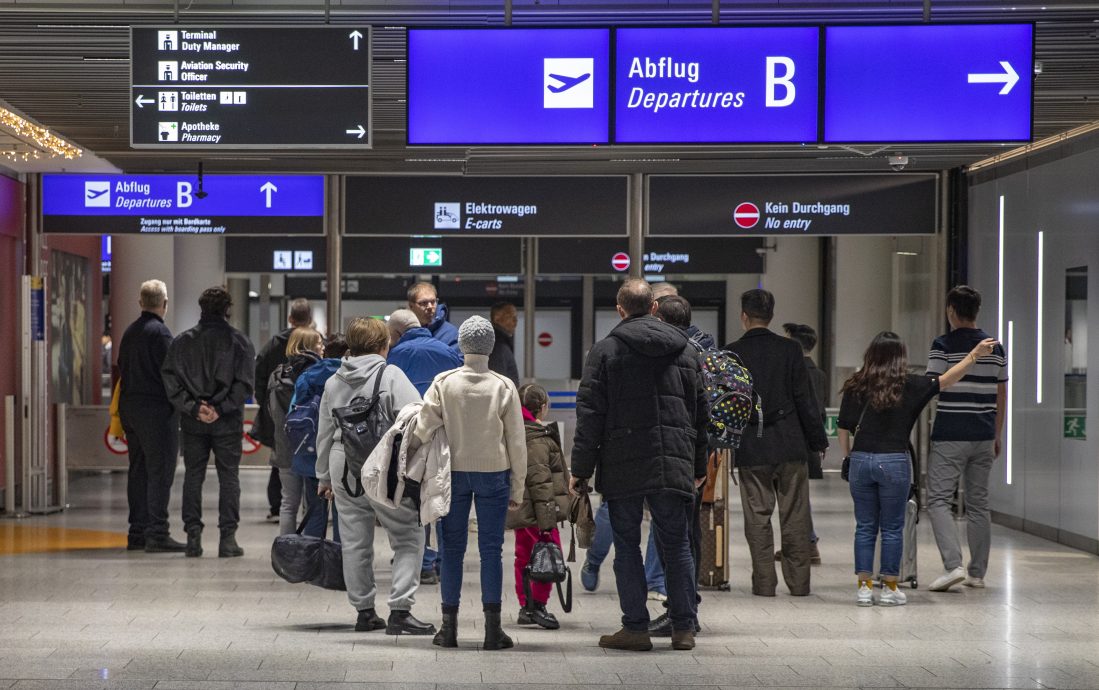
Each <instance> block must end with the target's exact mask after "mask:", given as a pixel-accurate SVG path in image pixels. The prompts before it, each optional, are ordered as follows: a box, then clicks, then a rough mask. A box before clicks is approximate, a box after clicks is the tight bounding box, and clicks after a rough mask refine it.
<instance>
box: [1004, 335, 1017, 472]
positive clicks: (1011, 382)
mask: <svg viewBox="0 0 1099 690" xmlns="http://www.w3.org/2000/svg"><path fill="white" fill-rule="evenodd" d="M1014 344H1015V322H1014V321H1008V322H1007V343H1006V347H1005V348H1004V349H1005V351H1006V353H1007V412H1006V413H1005V414H1004V426H1005V427H1006V431H1007V433H1005V434H1004V445H1005V446H1006V447H1005V449H1004V453H1005V455H1006V456H1007V483H1008V485H1010V484H1011V460H1012V453H1011V445H1012V444H1011V440H1012V436H1013V434H1012V433H1011V423H1012V416H1013V414H1012V413H1013V412H1014V408H1015V405H1014V404H1013V403H1012V400H1011V398H1012V396H1011V389H1012V388H1014V386H1015V377H1014V375H1013V374H1014V372H1013V371H1012V366H1011V363H1012V362H1014V361H1015V357H1014V356H1012V355H1013V353H1012V352H1011V350H1010V349H1009V348H1011V347H1012V346H1013V345H1014Z"/></svg>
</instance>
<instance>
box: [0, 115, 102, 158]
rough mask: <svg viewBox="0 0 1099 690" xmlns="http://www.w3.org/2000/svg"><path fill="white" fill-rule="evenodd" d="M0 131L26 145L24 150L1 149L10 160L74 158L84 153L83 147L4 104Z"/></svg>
mask: <svg viewBox="0 0 1099 690" xmlns="http://www.w3.org/2000/svg"><path fill="white" fill-rule="evenodd" d="M0 131H7V132H8V133H10V134H11V135H13V136H14V137H15V138H17V139H19V140H20V141H21V142H22V143H23V144H24V145H25V148H24V149H23V150H19V149H18V148H16V149H13V150H8V151H0V155H3V156H4V158H7V159H8V160H10V161H30V160H34V159H41V158H43V157H49V158H58V157H61V158H66V159H68V160H72V159H74V158H79V157H80V156H82V155H84V151H83V149H81V148H80V147H79V146H74V145H72V144H70V143H69V142H67V141H65V140H64V139H62V138H61V137H59V136H57V135H56V134H54V133H52V132H51V131H50V130H48V129H46V128H45V127H43V126H41V125H37V124H35V123H33V122H31V121H30V120H28V119H26V118H25V117H22V116H20V115H17V114H15V113H13V112H12V111H10V110H8V109H7V108H5V107H3V106H0Z"/></svg>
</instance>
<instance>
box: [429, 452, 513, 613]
mask: <svg viewBox="0 0 1099 690" xmlns="http://www.w3.org/2000/svg"><path fill="white" fill-rule="evenodd" d="M510 495H511V471H510V470H504V471H502V472H456V471H451V473H450V512H449V513H447V516H446V517H444V518H443V519H442V520H440V521H439V525H440V527H441V529H442V535H443V540H442V541H443V545H442V546H443V563H442V566H443V567H442V577H441V578H440V588H441V590H442V595H443V607H444V610H445V609H446V608H457V607H458V604H459V603H460V601H461V598H462V562H463V561H464V560H465V556H466V541H467V540H468V539H469V510H470V508H471V507H472V505H473V503H474V502H476V503H477V550H478V551H479V552H480V555H481V603H482V604H496V605H499V604H500V600H501V598H502V595H503V589H504V523H505V522H506V520H507V514H508V498H509V497H510Z"/></svg>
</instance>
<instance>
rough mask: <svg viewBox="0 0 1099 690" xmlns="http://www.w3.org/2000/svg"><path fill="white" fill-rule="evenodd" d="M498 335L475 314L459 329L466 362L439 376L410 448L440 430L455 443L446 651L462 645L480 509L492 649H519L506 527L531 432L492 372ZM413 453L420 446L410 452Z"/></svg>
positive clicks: (518, 497) (447, 535)
mask: <svg viewBox="0 0 1099 690" xmlns="http://www.w3.org/2000/svg"><path fill="white" fill-rule="evenodd" d="M494 343H495V336H494V334H493V331H492V324H491V323H489V322H488V320H487V319H484V318H482V317H480V316H472V317H470V318H469V319H466V321H465V322H464V323H462V326H461V328H459V329H458V347H459V348H460V349H461V350H462V353H463V354H464V355H465V364H464V365H463V366H462V367H460V368H458V369H454V370H452V371H445V372H443V373H441V374H439V375H438V376H436V377H435V380H434V381H433V382H432V384H431V387H430V388H429V389H428V390H427V393H426V394H425V395H424V406H423V408H421V410H420V416H419V419H418V420H417V424H416V434H415V438H414V439H413V440H412V441H411V442H410V446H416V447H418V446H419V445H420V444H422V443H426V442H427V441H428V440H430V439H431V437H432V435H433V434H434V433H435V430H436V429H438V428H439V427H443V428H444V429H446V433H447V438H448V439H449V441H450V458H451V459H450V468H451V472H450V477H451V479H450V483H451V494H450V513H449V514H448V515H447V516H446V517H444V518H443V519H442V520H441V521H440V525H441V528H442V534H443V538H442V545H443V552H442V582H441V589H442V596H443V625H442V628H441V629H440V630H439V633H438V634H437V635H436V636H435V644H436V645H439V646H441V647H457V646H458V604H459V600H460V597H461V592H462V561H463V560H464V559H465V552H466V542H467V539H468V537H469V511H470V507H471V506H472V504H474V503H476V504H477V548H478V551H479V552H480V556H481V603H482V605H483V607H484V613H485V644H484V648H485V649H487V650H494V649H507V648H509V647H511V646H513V643H512V641H511V638H510V637H508V636H507V635H506V634H504V631H503V630H502V629H501V627H500V601H501V598H502V594H503V579H504V569H503V547H504V526H505V522H506V518H507V512H508V511H509V510H518V508H519V506H520V504H521V503H522V501H523V491H524V488H525V480H526V475H527V446H526V434H525V431H524V429H523V416H522V405H521V404H520V403H519V395H518V393H517V391H516V390H515V384H514V383H512V381H511V380H510V379H508V378H507V377H506V376H502V375H500V374H497V373H495V372H493V371H490V370H489V368H488V356H489V354H490V353H491V352H492V346H493V344H494ZM412 450H415V448H412V449H411V450H410V452H411V451H412Z"/></svg>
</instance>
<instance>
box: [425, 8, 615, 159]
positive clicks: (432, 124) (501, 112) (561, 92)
mask: <svg viewBox="0 0 1099 690" xmlns="http://www.w3.org/2000/svg"><path fill="white" fill-rule="evenodd" d="M610 36H611V32H610V29H410V30H409V31H408V143H409V144H412V145H416V144H426V145H433V144H435V145H461V144H605V143H607V142H608V141H609V121H610V118H609V108H610V106H609V101H610V84H609V78H610V43H611V38H610Z"/></svg>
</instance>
